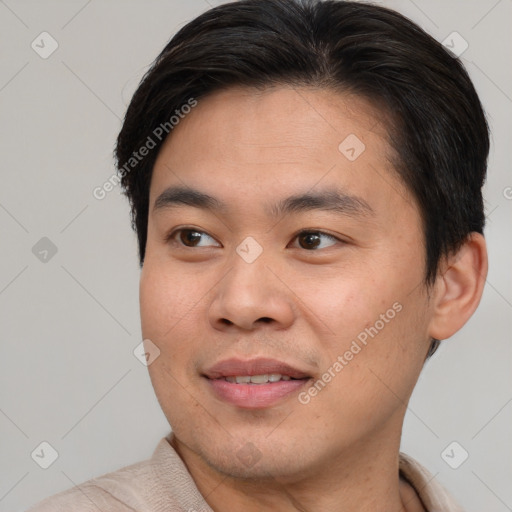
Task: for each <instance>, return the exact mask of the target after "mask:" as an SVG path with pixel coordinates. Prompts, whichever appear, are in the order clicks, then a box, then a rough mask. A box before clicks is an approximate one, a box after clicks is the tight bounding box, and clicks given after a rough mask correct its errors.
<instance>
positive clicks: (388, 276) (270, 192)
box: [140, 86, 487, 512]
mask: <svg viewBox="0 0 512 512" xmlns="http://www.w3.org/2000/svg"><path fill="white" fill-rule="evenodd" d="M380 119H383V116H382V115H381V114H380V113H379V112H378V111H377V110H376V109H375V107H374V106H372V105H370V104H369V103H367V102H366V101H364V100H363V99H361V98H357V97H354V96H349V95H346V94H341V93H340V92H334V91H330V90H323V89H311V88H300V89H294V88H291V87H286V86H280V87H275V88H271V89H267V90H265V91H256V90H253V89H248V88H231V89H229V90H223V91H220V92H216V93H214V94H212V95H210V96H209V97H206V98H203V99H201V100H199V104H198V105H197V107H195V108H194V109H193V111H192V112H191V113H190V114H188V115H187V116H186V118H184V119H183V120H182V121H180V123H179V125H177V126H176V127H175V128H174V130H173V132H172V134H171V136H170V137H168V138H167V140H166V141H165V143H164V145H163V147H162V149H161V150H160V153H159V156H158V158H157V161H156V164H155V167H154V172H153V176H152V181H151V187H150V211H149V220H148V239H147V247H146V257H145V262H144V266H143V269H142V273H141V281H140V305H141V319H142V331H143V336H144V338H146V339H150V340H151V341H152V342H153V343H154V344H155V345H156V346H157V347H158V348H159V350H160V355H159V357H158V358H157V359H156V360H155V361H154V362H153V363H152V364H151V365H150V366H149V372H150V377H151V380H152V384H153V386H154V389H155V393H156V395H157V398H158V400H159V403H160V405H161V407H162V410H163V412H164V414H165V415H166V417H167V419H168V421H169V423H170V425H171V427H172V429H173V432H174V438H173V445H174V447H175V448H176V450H177V451H178V453H179V454H180V456H181V457H182V459H183V461H184V462H185V464H186V466H187V467H188V469H189V471H190V473H191V475H192V477H193V478H194V480H195V482H196V484H197V486H198V488H199V490H200V491H201V493H202V494H203V496H205V498H206V500H207V502H208V503H209V504H210V506H211V507H212V508H213V509H214V510H215V511H217V512H221V511H227V510H245V511H249V512H250V511H262V510H269V511H270V510H280V511H284V512H286V511H296V510H307V511H323V512H326V511H343V512H348V511H356V510H357V511H359V512H360V511H370V510H371V511H373V512H375V511H380V510H387V511H397V512H398V511H404V510H408V511H414V510H423V507H422V505H421V503H420V502H419V500H418V498H417V496H416V494H415V492H414V490H413V489H412V488H411V487H410V486H408V485H407V484H406V483H405V482H401V481H400V480H399V477H398V452H399V446H400V435H401V430H402V424H403V419H404V413H405V411H406V407H407V402H408V400H409V398H410V395H411V393H412V390H413V388H414V385H415V383H416V381H417V379H418V376H419V374H420V372H421V369H422V366H423V364H424V361H425V357H426V354H427V351H428V347H429V344H430V338H431V337H436V338H438V339H445V338H447V337H449V336H451V335H452V334H453V333H454V332H456V331H457V330H458V329H459V328H460V327H462V325H464V323H465V322H466V321H467V319H468V318H469V317H470V316H471V314H472V313H473V311H474V309H475V308H476V306H477V305H478V301H479V299H480V296H481V293H482V287H483V282H484V280H485V275H486V272H487V260H486V252H485V242H484V240H483V237H481V235H477V234H472V236H471V237H469V238H468V241H467V243H466V244H465V245H464V246H463V248H462V249H461V251H459V253H458V254H456V255H453V256H451V257H449V258H446V259H444V260H443V261H442V262H441V265H440V270H439V275H438V279H437V280H436V282H435V284H434V285H433V287H432V289H431V290H430V293H427V289H426V287H425V284H424V274H425V263H424V261H425V250H424V238H423V231H422V227H421V218H420V214H419V211H418V208H417V206H416V203H415V201H414V200H413V198H412V197H411V195H410V193H409V192H408V190H407V189H406V188H405V187H404V186H403V184H402V183H401V182H400V180H399V178H398V177H397V175H396V173H395V172H394V170H393V167H392V164H391V161H392V158H393V152H392V149H391V147H390V145H389V143H388V141H387V138H386V136H387V129H386V126H385V124H381V123H380V122H379V120H380ZM349 134H355V135H356V136H357V137H358V138H359V139H360V140H361V141H362V142H363V143H364V145H365V150H364V151H363V152H362V153H361V155H360V156H359V157H358V158H357V159H356V160H354V161H350V160H349V159H347V158H346V156H345V155H344V154H342V152H340V150H339V149H338V146H339V145H340V143H341V142H342V141H343V140H344V139H345V138H346V137H347V136H348V135H349ZM176 185H179V186H187V187H191V188H194V189H197V190H199V191H201V192H203V193H207V194H209V195H211V196H214V197H215V198H217V199H218V200H220V201H222V202H224V203H225V204H226V207H225V209H224V210H219V211H210V210H208V209H205V208H197V207H195V206H189V205H173V206H168V207H161V208H154V205H155V201H156V199H157V198H158V197H159V196H160V194H161V193H162V192H163V191H164V190H166V189H167V188H168V187H170V186H176ZM334 189H336V190H339V191H341V192H343V193H345V194H349V195H352V196H357V197H358V198H360V199H361V200H364V201H365V203H367V205H369V207H370V208H371V212H369V211H365V212H364V213H361V214H359V215H355V214H353V213H350V212H345V213H338V212H334V211H332V210H331V211H324V210H307V211H298V212H294V213H289V214H287V215H286V216H283V215H280V216H272V215H271V214H270V211H269V205H273V204H275V203H277V202H278V201H279V200H282V199H284V198H285V197H288V196H291V195H294V194H302V193H305V192H310V193H311V192H321V191H325V190H334ZM180 228H188V229H191V230H192V231H194V232H195V231H199V232H201V233H202V234H201V235H195V237H196V238H195V239H193V240H192V242H191V244H192V245H191V246H187V245H186V243H189V245H190V239H187V238H186V237H185V238H181V237H180V233H179V232H177V233H176V231H177V230H178V229H180ZM303 230H309V231H316V232H318V231H321V232H323V233H327V236H326V235H319V236H318V237H316V238H314V239H315V240H316V241H318V242H319V243H320V246H319V247H318V248H315V245H314V243H313V244H311V243H310V242H308V240H307V239H306V240H305V239H304V237H302V238H301V237H300V236H299V237H298V236H297V234H298V233H300V232H301V231H303ZM169 234H171V235H172V236H171V238H170V239H166V238H167V237H168V235H169ZM328 235H331V236H334V237H336V239H332V238H330V237H329V236H328ZM248 236H251V237H253V238H254V239H255V240H256V241H257V242H258V244H259V245H260V246H261V248H262V249H263V252H262V253H261V254H260V255H259V257H258V258H257V259H255V261H253V262H252V263H248V262H247V261H245V260H244V259H243V258H242V257H241V256H240V255H239V254H238V253H237V251H236V248H237V246H239V244H240V243H241V242H242V241H243V240H244V239H245V238H246V237H248ZM194 240H195V241H194ZM183 241H185V243H183ZM395 303H399V304H400V305H401V310H400V312H399V313H397V314H396V315H395V316H394V318H393V319H392V320H390V321H389V322H388V323H386V324H385V327H384V328H382V329H381V330H380V331H379V332H378V334H377V335H376V336H375V337H374V338H370V339H369V341H368V343H367V345H366V346H364V347H363V348H362V350H361V351H360V352H359V353H357V355H355V356H354V357H353V359H352V360H351V361H349V362H348V364H347V365H346V366H344V367H343V369H342V371H340V372H338V373H336V376H335V377H334V378H332V380H331V381H330V382H329V383H328V385H326V386H325V387H324V388H323V389H322V390H321V392H319V393H318V394H317V395H316V396H314V397H313V398H311V400H310V402H309V403H307V404H302V403H300V401H299V400H298V398H297V393H295V394H294V395H292V396H291V397H288V398H286V399H284V400H282V401H281V402H279V403H278V404H277V405H275V406H273V407H267V408H261V409H256V410H254V409H246V408H243V407H237V406H234V405H231V404H228V403H226V402H224V401H222V400H220V399H219V398H218V397H216V396H215V395H214V394H213V393H212V391H211V389H210V385H209V383H208V381H207V380H206V379H205V378H204V377H203V376H202V374H203V372H204V371H205V370H206V369H207V368H209V367H211V366H212V365H213V364H215V363H217V362H218V361H221V360H224V359H226V358H230V357H239V358H242V359H249V358H253V357H259V356H261V357H271V358H274V359H278V360H282V361H286V362H287V363H289V364H291V365H292V366H294V367H298V368H300V369H301V370H305V371H306V372H307V373H308V375H310V376H311V377H312V381H311V383H313V382H315V381H316V380H318V379H320V378H321V377H322V374H324V373H325V372H326V371H327V369H328V368H329V367H332V365H333V363H334V362H335V361H336V360H337V357H338V356H339V355H343V354H344V353H345V352H346V351H347V350H348V349H349V347H350V346H351V343H352V341H353V340H354V339H356V337H357V335H358V334H359V333H361V332H362V331H364V329H365V328H368V327H370V326H373V325H374V324H375V323H376V321H377V320H379V318H381V317H380V315H381V314H384V313H386V311H387V310H388V309H390V308H392V305H393V304H395ZM305 389H306V390H307V389H308V387H307V386H306V387H305ZM247 443H250V444H249V445H247ZM244 447H245V448H244ZM241 450H242V451H241ZM244 450H245V451H244ZM247 450H249V452H250V453H251V454H252V455H254V457H255V459H256V458H257V459H258V460H257V462H256V463H254V464H252V463H251V462H248V459H247V458H244V457H243V456H240V454H241V453H242V454H243V453H247Z"/></svg>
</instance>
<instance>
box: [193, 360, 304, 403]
mask: <svg viewBox="0 0 512 512" xmlns="http://www.w3.org/2000/svg"><path fill="white" fill-rule="evenodd" d="M272 373H274V374H275V373H279V374H281V375H288V376H289V377H291V378H292V379H295V380H287V381H283V380H280V381H278V382H269V383H267V384H236V383H232V382H228V381H226V380H225V379H224V377H234V376H237V375H238V376H241V375H249V376H253V375H265V374H272ZM203 377H204V378H205V380H206V381H207V383H208V384H209V386H210V389H211V390H212V392H213V394H214V395H215V396H216V397H217V398H218V399H220V400H222V401H223V402H227V403H229V404H231V405H234V406H236V407H240V408H245V409H264V408H268V407H272V406H274V405H277V404H278V403H279V402H281V401H283V400H285V399H287V398H290V397H291V396H292V395H295V394H297V393H298V391H299V390H300V389H301V388H302V387H304V386H305V385H306V384H307V383H308V382H309V381H310V379H311V376H310V375H308V374H307V373H306V372H304V371H302V370H300V369H298V368H295V367H293V366H291V365H290V364H288V363H285V362H283V361H278V360H275V359H266V358H257V359H251V360H248V361H243V360H241V359H235V358H232V359H226V360H224V361H220V362H219V363H216V364H215V365H213V366H212V367H211V368H209V369H208V370H207V371H205V372H204V373H203Z"/></svg>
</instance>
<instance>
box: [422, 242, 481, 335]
mask: <svg viewBox="0 0 512 512" xmlns="http://www.w3.org/2000/svg"><path fill="white" fill-rule="evenodd" d="M486 277H487V248H486V243H485V239H484V237H483V236H482V235H481V234H480V233H471V234H470V236H469V237H468V239H467V241H466V242H465V243H464V245H463V246H462V247H461V248H460V249H459V250H458V251H457V253H455V254H452V255H450V256H448V257H447V258H446V260H445V261H444V263H443V265H442V268H441V269H440V271H439V274H438V277H437V281H436V284H435V289H436V292H435V294H434V304H433V306H432V307H433V314H432V318H431V320H430V323H429V335H430V336H431V337H432V338H436V339H438V340H444V339H446V338H449V337H450V336H452V335H453V334H455V333H456V332H457V331H458V330H459V329H460V328H461V327H462V326H463V325H464V324H465V323H466V322H467V321H468V320H469V318H470V317H471V315H472V314H473V313H474V311H475V310H476V308H477V306H478V304H479V303H480V299H481V297H482V293H483V289H484V285H485V279H486Z"/></svg>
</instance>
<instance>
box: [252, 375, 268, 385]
mask: <svg viewBox="0 0 512 512" xmlns="http://www.w3.org/2000/svg"><path fill="white" fill-rule="evenodd" d="M251 382H252V383H253V384H265V383H267V382H268V375H252V376H251Z"/></svg>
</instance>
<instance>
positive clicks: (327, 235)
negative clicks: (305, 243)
mask: <svg viewBox="0 0 512 512" xmlns="http://www.w3.org/2000/svg"><path fill="white" fill-rule="evenodd" d="M186 231H190V232H193V233H199V234H201V235H207V236H209V237H210V238H212V239H214V240H215V238H214V237H213V236H211V235H209V234H208V233H207V232H206V231H201V230H199V229H195V228H192V227H183V228H179V229H176V230H174V231H172V232H171V233H169V235H167V236H166V237H165V242H166V243H169V242H171V241H174V239H175V238H176V236H177V235H178V234H180V233H182V232H186ZM300 235H320V236H324V237H325V238H328V239H329V240H331V241H333V242H338V243H342V244H343V243H346V242H344V241H343V240H341V239H339V238H337V237H336V236H334V235H331V234H330V233H326V232H324V231H321V230H314V229H303V230H300V231H299V232H297V233H296V234H295V235H294V236H293V237H292V240H295V239H297V238H298V237H299V236H300ZM177 243H178V244H179V245H180V246H181V247H183V248H185V249H197V248H201V246H199V247H190V246H187V245H185V244H183V243H182V242H181V241H178V242H177ZM333 245H334V244H333ZM209 247H210V246H207V247H202V248H209ZM329 247H330V246H329ZM300 248H301V249H304V248H303V247H300ZM324 249H325V248H324ZM304 250H305V251H308V252H314V251H315V250H321V249H309V250H308V249H304Z"/></svg>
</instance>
